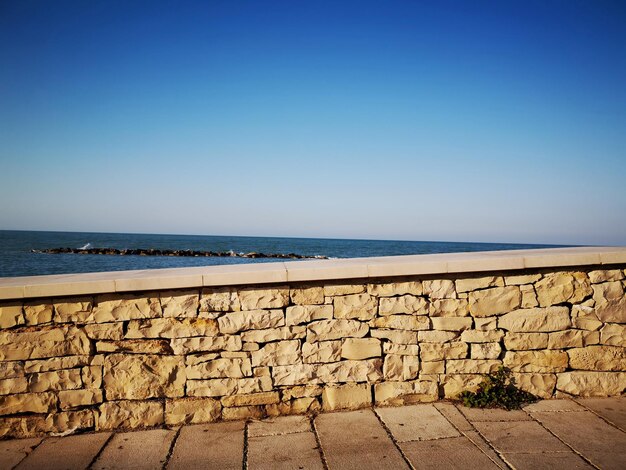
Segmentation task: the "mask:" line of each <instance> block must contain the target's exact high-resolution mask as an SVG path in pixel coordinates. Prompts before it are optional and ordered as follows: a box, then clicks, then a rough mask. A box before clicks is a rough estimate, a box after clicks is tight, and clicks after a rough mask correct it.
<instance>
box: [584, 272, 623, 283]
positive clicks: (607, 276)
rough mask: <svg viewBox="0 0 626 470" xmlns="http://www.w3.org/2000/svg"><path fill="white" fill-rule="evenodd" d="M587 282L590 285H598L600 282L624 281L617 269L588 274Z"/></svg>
mask: <svg viewBox="0 0 626 470" xmlns="http://www.w3.org/2000/svg"><path fill="white" fill-rule="evenodd" d="M588 275H589V280H590V281H591V283H592V284H599V283H600V282H611V281H621V280H622V279H624V274H623V273H622V271H620V270H619V269H607V270H597V271H591V272H589V273H588Z"/></svg>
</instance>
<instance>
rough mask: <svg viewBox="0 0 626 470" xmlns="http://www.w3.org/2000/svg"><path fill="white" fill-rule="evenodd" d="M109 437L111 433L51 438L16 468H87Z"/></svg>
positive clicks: (58, 469)
mask: <svg viewBox="0 0 626 470" xmlns="http://www.w3.org/2000/svg"><path fill="white" fill-rule="evenodd" d="M109 437H111V433H110V432H101V433H96V434H82V435H78V436H67V437H51V438H49V439H46V440H45V441H43V442H42V443H41V444H40V445H39V446H38V447H37V448H36V449H35V450H33V451H32V452H31V453H30V455H29V456H28V457H26V458H25V459H24V460H22V462H21V463H20V464H19V465H18V466H17V467H16V468H17V469H20V470H26V469H32V470H35V469H46V470H67V469H83V468H87V467H88V466H89V465H90V464H91V462H93V459H94V458H95V457H96V455H98V452H100V450H101V449H102V447H103V446H104V444H105V443H106V442H107V440H108V439H109Z"/></svg>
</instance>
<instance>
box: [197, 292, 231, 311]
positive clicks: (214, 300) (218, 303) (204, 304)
mask: <svg viewBox="0 0 626 470" xmlns="http://www.w3.org/2000/svg"><path fill="white" fill-rule="evenodd" d="M239 310H241V303H240V302H239V295H238V293H237V289H236V288H235V287H207V288H204V289H202V293H201V296H200V311H201V312H237V311H239Z"/></svg>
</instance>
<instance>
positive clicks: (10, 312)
mask: <svg viewBox="0 0 626 470" xmlns="http://www.w3.org/2000/svg"><path fill="white" fill-rule="evenodd" d="M25 322H26V321H25V320H24V313H23V312H22V303H21V302H3V303H0V328H12V327H14V326H17V325H23V324H24V323H25Z"/></svg>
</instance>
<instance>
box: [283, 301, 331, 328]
mask: <svg viewBox="0 0 626 470" xmlns="http://www.w3.org/2000/svg"><path fill="white" fill-rule="evenodd" d="M285 316H286V324H287V325H288V326H289V325H300V324H302V323H309V322H312V321H315V320H330V319H331V318H333V306H332V305H294V306H292V307H287V311H286V315H285Z"/></svg>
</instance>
